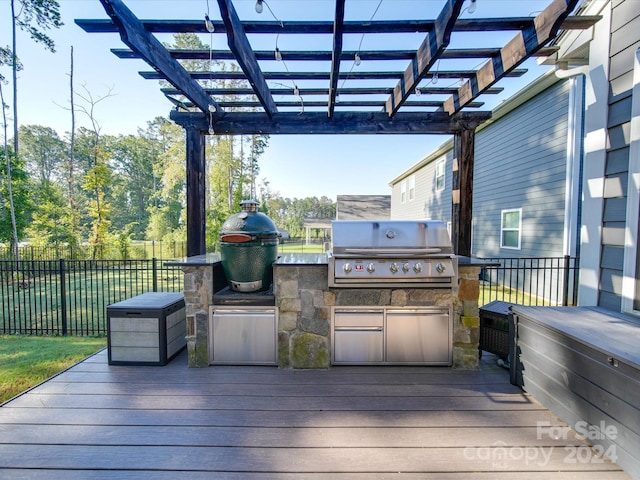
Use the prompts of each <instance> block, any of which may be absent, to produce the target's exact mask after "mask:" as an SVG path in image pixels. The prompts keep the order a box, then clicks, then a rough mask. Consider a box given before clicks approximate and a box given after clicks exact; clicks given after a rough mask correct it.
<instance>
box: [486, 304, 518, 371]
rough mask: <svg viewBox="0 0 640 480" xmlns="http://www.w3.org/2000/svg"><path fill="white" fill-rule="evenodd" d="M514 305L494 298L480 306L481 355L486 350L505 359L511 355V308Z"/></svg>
mask: <svg viewBox="0 0 640 480" xmlns="http://www.w3.org/2000/svg"><path fill="white" fill-rule="evenodd" d="M513 305H515V304H513V303H508V302H501V301H499V300H494V301H493V302H491V303H488V304H486V305H484V306H483V307H480V345H479V347H478V348H479V350H480V352H479V353H480V355H482V352H483V351H485V352H489V353H495V354H496V355H498V356H499V357H500V358H503V359H506V358H507V357H508V356H509V308H510V307H512V306H513Z"/></svg>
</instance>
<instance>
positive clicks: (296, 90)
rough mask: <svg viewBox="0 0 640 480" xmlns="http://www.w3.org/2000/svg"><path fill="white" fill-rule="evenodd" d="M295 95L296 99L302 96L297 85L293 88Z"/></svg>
mask: <svg viewBox="0 0 640 480" xmlns="http://www.w3.org/2000/svg"><path fill="white" fill-rule="evenodd" d="M293 94H294V95H295V96H296V97H299V96H300V89H299V88H298V86H297V85H294V86H293Z"/></svg>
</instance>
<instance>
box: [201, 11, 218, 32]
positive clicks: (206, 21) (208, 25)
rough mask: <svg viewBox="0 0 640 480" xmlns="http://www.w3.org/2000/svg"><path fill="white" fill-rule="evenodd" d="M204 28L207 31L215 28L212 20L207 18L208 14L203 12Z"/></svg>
mask: <svg viewBox="0 0 640 480" xmlns="http://www.w3.org/2000/svg"><path fill="white" fill-rule="evenodd" d="M204 28H206V29H207V32H209V33H213V32H215V31H216V28H215V27H214V26H213V22H212V21H211V19H210V18H209V15H208V14H206V13H205V14H204Z"/></svg>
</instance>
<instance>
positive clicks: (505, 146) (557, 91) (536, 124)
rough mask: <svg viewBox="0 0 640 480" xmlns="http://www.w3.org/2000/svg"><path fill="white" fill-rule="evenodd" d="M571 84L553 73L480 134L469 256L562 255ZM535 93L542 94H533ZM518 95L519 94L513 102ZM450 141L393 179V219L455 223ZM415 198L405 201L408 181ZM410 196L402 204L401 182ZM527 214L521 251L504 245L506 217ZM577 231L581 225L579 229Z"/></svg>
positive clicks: (477, 139)
mask: <svg viewBox="0 0 640 480" xmlns="http://www.w3.org/2000/svg"><path fill="white" fill-rule="evenodd" d="M570 85H571V81H569V80H559V79H556V78H555V77H554V76H552V75H549V76H547V77H546V78H544V79H541V80H540V83H539V85H537V86H536V88H537V89H539V92H538V93H537V94H534V95H531V98H529V99H528V100H526V101H523V102H522V103H519V104H518V105H517V108H513V109H512V110H511V111H508V112H507V113H502V112H501V113H499V114H495V112H494V115H496V117H498V118H496V119H495V120H494V121H493V122H492V123H490V124H489V125H488V126H482V127H481V128H480V129H479V130H478V132H477V134H476V143H475V168H474V191H473V196H474V201H473V228H472V254H473V255H475V256H479V257H536V256H544V257H552V256H555V257H557V256H562V255H563V253H564V251H563V247H564V245H563V241H564V229H565V201H566V192H565V188H566V186H565V183H566V178H567V177H566V175H567V173H566V169H567V166H566V165H567V138H568V131H567V129H568V110H569V96H570V89H571V86H570ZM536 91H537V90H536ZM514 98H515V97H514ZM441 158H446V174H445V188H444V190H442V191H440V192H436V163H437V162H438V160H440V159H441ZM452 164H453V142H452V141H449V142H447V143H445V144H443V145H442V146H441V147H440V148H439V149H438V150H437V151H436V152H434V153H432V154H431V155H429V156H428V157H426V158H425V159H424V160H422V162H419V163H418V164H416V165H414V166H413V167H412V168H410V169H409V170H407V171H405V172H404V173H403V174H402V175H401V176H399V177H397V178H396V179H394V180H393V181H392V185H391V186H392V196H391V218H393V219H412V218H425V217H427V218H432V219H436V220H442V221H444V222H449V221H450V220H451V176H452V175H451V172H452ZM412 176H413V177H414V178H415V185H416V197H415V199H414V200H410V199H409V198H408V196H409V194H408V183H409V178H410V177H412ZM403 182H405V184H406V185H407V195H406V197H407V198H406V200H405V201H404V202H402V201H401V191H402V187H401V185H402V183H403ZM505 209H522V229H521V248H520V249H517V250H516V249H512V248H501V247H500V238H501V231H500V227H501V214H502V210H505ZM576 227H577V226H576Z"/></svg>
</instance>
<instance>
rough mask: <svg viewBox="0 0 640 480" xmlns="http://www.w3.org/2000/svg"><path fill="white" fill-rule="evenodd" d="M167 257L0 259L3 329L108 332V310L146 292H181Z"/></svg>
mask: <svg viewBox="0 0 640 480" xmlns="http://www.w3.org/2000/svg"><path fill="white" fill-rule="evenodd" d="M182 288H183V273H182V269H181V268H180V267H168V266H166V265H164V264H163V261H162V260H158V259H155V258H153V259H151V260H63V259H59V260H20V261H9V260H2V261H0V302H1V305H0V333H3V334H27V335H106V333H107V326H106V325H107V324H106V308H107V305H110V304H111V303H115V302H119V301H121V300H125V299H126V298H129V297H132V296H135V295H139V294H142V293H145V292H152V291H154V292H155V291H165V292H180V291H182Z"/></svg>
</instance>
